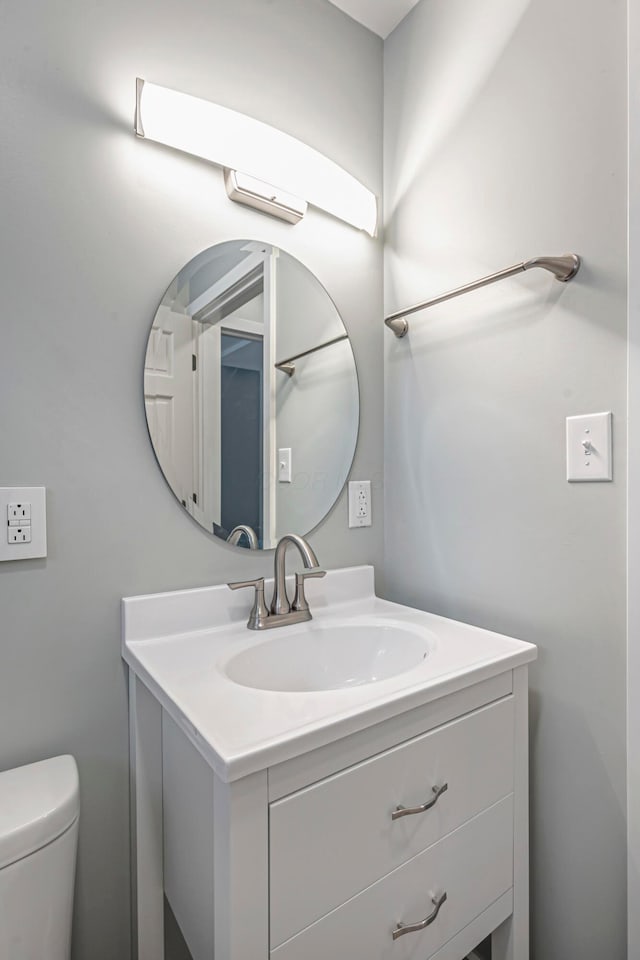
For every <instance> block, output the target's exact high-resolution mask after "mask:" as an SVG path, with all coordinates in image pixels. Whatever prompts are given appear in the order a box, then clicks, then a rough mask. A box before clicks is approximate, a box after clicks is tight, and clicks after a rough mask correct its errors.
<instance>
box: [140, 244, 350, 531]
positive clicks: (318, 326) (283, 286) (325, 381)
mask: <svg viewBox="0 0 640 960" xmlns="http://www.w3.org/2000/svg"><path fill="white" fill-rule="evenodd" d="M144 399H145V407H146V412H147V424H148V427H149V434H150V437H151V442H152V444H153V449H154V451H155V454H156V457H157V460H158V463H159V464H160V468H161V469H162V472H163V473H164V476H165V478H166V480H167V482H168V484H169V486H170V487H171V489H172V490H173V492H174V494H175V495H176V497H177V498H178V500H179V501H180V502H181V504H182V506H183V507H184V509H185V510H186V511H187V512H188V513H189V514H190V515H191V516H192V517H193V519H194V520H196V521H197V522H198V523H199V524H200V525H201V526H202V527H203V528H204V529H205V530H207V531H208V532H209V533H211V534H214V535H215V536H217V537H220V538H222V539H223V540H225V541H227V542H228V543H231V544H234V545H237V546H240V547H245V548H249V549H265V550H266V549H270V548H272V547H275V545H276V543H277V542H278V540H279V538H280V537H281V536H282V535H283V534H285V533H299V534H302V535H305V534H307V533H308V532H309V531H310V530H312V529H313V528H314V527H315V526H317V525H318V523H320V521H321V520H322V519H323V517H325V516H326V514H327V513H328V512H329V510H330V509H331V507H332V506H333V504H334V503H335V501H336V499H337V498H338V496H339V494H340V491H341V490H342V487H343V486H344V483H345V480H346V478H347V475H348V473H349V469H350V467H351V462H352V460H353V455H354V452H355V448H356V441H357V436H358V422H359V399H358V380H357V374H356V366H355V361H354V358H353V351H352V349H351V344H350V342H349V337H348V335H347V332H346V330H345V327H344V324H343V323H342V320H341V318H340V315H339V313H338V311H337V309H336V307H335V305H334V303H333V301H332V300H331V298H330V297H329V295H328V293H327V292H326V290H325V289H324V287H323V286H322V285H321V284H320V282H319V281H318V280H317V279H316V277H314V275H313V274H312V273H311V272H310V271H309V270H307V268H306V267H304V266H303V265H302V264H301V263H300V262H299V261H298V260H296V259H295V258H294V257H292V256H290V255H289V254H288V253H284V252H283V251H282V250H279V249H278V248H277V247H273V246H270V245H269V244H265V243H259V242H257V241H254V240H232V241H229V242H227V243H220V244H217V245H216V246H214V247H210V248H209V249H208V250H205V251H203V252H202V253H200V254H199V255H198V256H197V257H194V259H193V260H191V261H190V262H189V263H188V264H187V265H186V266H185V267H183V268H182V270H180V272H179V273H178V275H177V276H176V277H175V278H174V280H173V281H172V283H171V284H170V285H169V287H168V289H167V292H166V293H165V295H164V297H163V298H162V303H161V304H160V306H159V307H158V311H157V313H156V315H155V317H154V320H153V324H152V327H151V333H150V334H149V341H148V344H147V352H146V358H145V368H144Z"/></svg>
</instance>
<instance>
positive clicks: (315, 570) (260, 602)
mask: <svg viewBox="0 0 640 960" xmlns="http://www.w3.org/2000/svg"><path fill="white" fill-rule="evenodd" d="M290 543H292V544H293V545H294V546H296V547H297V548H298V551H299V552H300V556H301V557H302V562H303V563H304V565H305V568H306V570H307V572H306V573H296V592H295V594H294V597H293V602H292V603H289V597H288V595H287V584H286V579H285V577H286V571H285V560H286V553H287V547H288V546H289V544H290ZM324 575H325V571H324V570H321V569H320V565H319V563H318V558H317V557H316V555H315V553H314V552H313V549H312V547H311V545H310V544H309V543H307V541H306V540H305V539H304V537H299V536H298V535H297V534H295V533H287V534H285V536H284V537H281V538H280V540H279V541H278V545H277V547H276V553H275V557H274V581H273V598H272V600H271V609H270V610H269V609H268V608H267V604H266V602H265V599H264V577H259V578H258V579H257V580H240V581H238V582H235V583H229V584H227V586H228V587H229V588H230V589H231V590H240V589H241V588H242V587H254V589H255V597H254V602H253V607H252V608H251V613H250V614H249V620H248V622H247V626H248V628H249V630H269V629H270V628H271V627H286V626H287V624H291V623H303V622H304V621H305V620H311V611H310V609H309V604H308V602H307V598H306V596H305V592H304V582H305V580H306V579H307V577H324Z"/></svg>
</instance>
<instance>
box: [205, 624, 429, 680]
mask: <svg viewBox="0 0 640 960" xmlns="http://www.w3.org/2000/svg"><path fill="white" fill-rule="evenodd" d="M428 654H429V644H428V642H427V640H426V638H425V631H424V630H416V629H415V628H413V629H412V628H411V626H409V625H405V624H402V623H394V622H391V623H389V622H387V623H380V622H375V621H370V622H366V621H363V622H360V623H343V624H339V623H338V624H331V625H330V626H329V625H327V626H322V625H316V624H313V625H309V627H308V628H307V629H306V630H304V631H299V632H298V631H296V632H295V633H288V634H287V635H286V636H281V637H273V638H271V637H270V638H269V639H268V640H264V641H263V642H262V643H256V645H255V646H252V647H249V648H248V649H247V650H243V651H242V653H238V654H236V655H235V656H234V657H232V658H231V659H230V660H228V661H227V663H226V664H225V665H224V667H223V670H224V672H225V673H226V675H227V676H228V677H229V679H230V680H233V682H234V683H238V684H240V685H241V686H244V687H254V688H256V689H258V690H277V691H281V692H288V693H304V692H311V691H314V692H316V691H320V690H340V689H345V688H351V687H358V686H362V685H363V684H366V683H376V682H377V681H379V680H388V679H389V678H390V677H395V676H397V675H398V674H400V673H406V672H407V671H408V670H412V669H414V667H417V666H419V665H420V664H421V663H422V662H423V660H424V659H425V658H426V657H427V656H428Z"/></svg>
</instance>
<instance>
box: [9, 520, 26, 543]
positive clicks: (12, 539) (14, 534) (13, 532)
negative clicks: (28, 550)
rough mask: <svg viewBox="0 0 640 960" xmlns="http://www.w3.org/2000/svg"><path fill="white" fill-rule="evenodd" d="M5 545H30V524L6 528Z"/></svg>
mask: <svg viewBox="0 0 640 960" xmlns="http://www.w3.org/2000/svg"><path fill="white" fill-rule="evenodd" d="M7 543H31V524H29V525H28V526H26V527H24V526H13V525H12V526H9V527H7Z"/></svg>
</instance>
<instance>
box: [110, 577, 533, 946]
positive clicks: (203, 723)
mask: <svg viewBox="0 0 640 960" xmlns="http://www.w3.org/2000/svg"><path fill="white" fill-rule="evenodd" d="M326 579H327V581H328V584H323V585H322V588H320V587H316V588H315V589H316V591H317V592H316V596H315V598H313V599H315V601H316V606H317V607H318V608H319V612H318V614H317V619H318V621H319V622H320V628H319V629H320V633H321V630H325V629H328V628H329V626H330V625H331V623H332V622H333V621H332V619H331V618H332V617H334V618H336V619H335V622H336V623H338V624H342V625H344V624H345V623H346V622H347V619H348V618H351V619H352V620H353V622H354V623H355V622H358V623H359V622H365V621H364V620H358V619H357V618H358V617H366V622H367V623H369V622H371V618H372V617H375V618H380V622H384V623H389V622H391V618H394V619H393V622H394V623H399V622H400V619H399V618H402V622H406V623H407V624H410V625H411V627H412V629H423V628H424V631H425V636H427V635H428V636H429V637H430V640H429V654H428V657H427V658H426V659H425V661H424V663H423V664H421V665H420V666H419V667H418V668H416V670H415V671H413V673H412V674H410V673H407V674H406V675H405V676H404V677H398V679H397V680H396V679H391V680H389V681H387V682H386V685H385V684H378V685H376V684H374V683H370V684H368V685H365V686H361V687H359V688H358V689H356V690H353V689H351V690H338V691H335V690H334V691H327V692H323V691H319V692H316V693H313V692H312V693H278V692H276V691H273V690H271V691H264V690H259V691H256V690H250V689H248V688H244V687H241V686H238V685H237V684H234V683H232V682H231V681H230V680H229V679H228V678H227V677H226V676H225V663H226V662H227V658H228V656H229V652H230V651H232V652H233V654H234V655H235V653H236V651H237V650H238V649H244V648H247V647H248V645H250V644H255V643H260V642H263V643H268V642H269V639H268V638H266V639H265V638H261V637H258V638H256V637H255V636H253V637H252V636H248V634H250V633H251V632H250V631H246V628H245V626H244V623H243V622H242V621H241V620H240V619H239V616H240V615H241V614H239V612H238V611H237V609H236V608H235V607H234V608H233V609H232V608H230V606H229V603H230V600H229V597H228V596H227V594H229V593H230V592H229V591H226V592H225V591H223V590H222V589H221V588H217V587H214V588H207V589H206V590H202V591H184V592H180V593H178V594H166V595H159V597H158V598H152V597H143V598H133V599H132V600H131V601H125V618H124V641H125V642H124V644H123V656H124V658H125V660H126V661H127V663H128V665H129V682H130V687H129V689H130V703H129V708H130V721H131V786H132V797H131V799H132V813H133V847H132V854H133V857H132V860H133V887H134V903H133V908H134V921H135V923H134V948H135V949H134V952H135V953H136V954H137V958H138V960H163V958H164V957H165V944H164V898H165V896H166V898H167V900H168V901H169V903H170V905H171V908H172V910H173V913H174V914H175V917H176V919H177V921H178V924H179V926H180V928H181V930H182V933H183V936H184V938H185V940H186V942H187V944H188V946H189V949H190V951H191V954H192V956H193V960H463V958H464V957H466V955H467V954H468V953H469V951H471V950H472V949H473V948H474V947H475V946H476V945H477V944H478V943H479V942H480V941H481V940H483V939H484V938H485V937H487V936H489V935H491V936H492V948H493V960H528V956H529V885H528V871H529V861H528V729H527V728H528V722H527V715H528V689H527V671H528V663H529V662H531V661H532V660H533V659H534V658H535V648H534V647H532V646H531V645H530V644H526V643H522V642H520V641H517V640H513V639H511V638H507V637H501V636H500V635H498V634H492V633H488V632H487V631H482V630H479V629H478V628H475V627H471V626H468V625H466V624H457V623H454V622H453V621H449V620H446V619H443V618H439V617H435V616H433V615H431V614H426V613H423V612H421V611H413V610H409V609H408V608H403V607H399V606H397V605H395V604H390V603H387V602H386V601H381V600H379V599H378V598H376V597H375V596H374V594H373V581H372V573H371V570H370V568H358V569H355V570H352V571H334V572H332V573H330V574H329V575H328V576H327V578H326ZM321 590H322V591H324V593H323V592H321ZM354 595H355V597H356V602H355V603H354V601H353V597H354ZM323 598H324V600H325V605H324V606H325V610H331V613H330V614H329V613H325V612H324V611H323V610H322V600H323ZM341 598H342V602H343V606H341V605H340V604H341ZM344 598H348V600H345V599H344ZM233 602H234V603H235V602H237V601H235V600H234V601H233ZM127 605H128V606H127ZM221 605H222V611H223V613H222V615H223V619H224V626H223V627H222V628H219V629H218V628H215V627H214V628H211V629H209V627H210V624H211V622H212V621H213V622H214V623H215V622H216V617H220V608H221ZM194 611H196V613H194ZM385 618H387V619H386V620H385ZM185 621H186V629H185V628H184V627H183V632H180V630H179V627H180V626H181V625H183V624H185ZM287 629H295V628H287ZM307 629H314V628H313V627H309V628H307ZM163 630H164V634H163V633H162V631H163ZM274 633H278V631H274ZM274 649H275V648H274ZM167 960H170V958H167Z"/></svg>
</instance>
